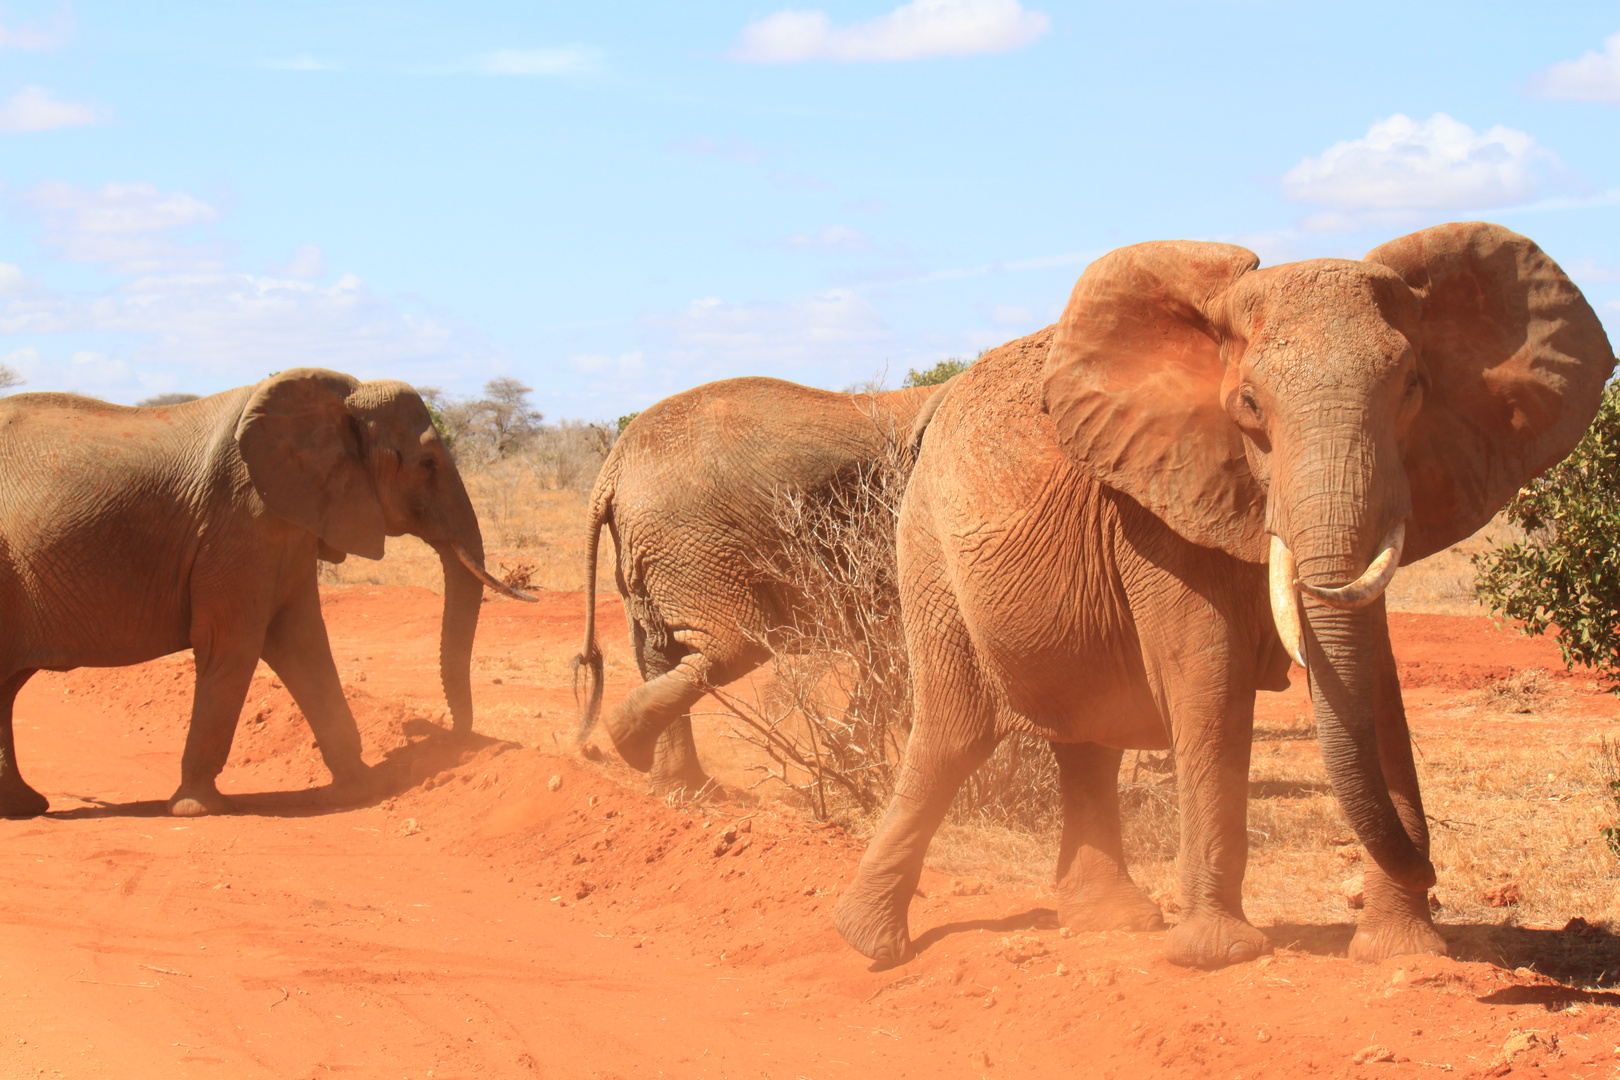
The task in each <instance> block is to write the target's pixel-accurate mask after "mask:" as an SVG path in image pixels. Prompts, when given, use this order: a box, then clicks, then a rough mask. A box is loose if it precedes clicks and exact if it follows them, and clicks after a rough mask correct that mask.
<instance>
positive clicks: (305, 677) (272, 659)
mask: <svg viewBox="0 0 1620 1080" xmlns="http://www.w3.org/2000/svg"><path fill="white" fill-rule="evenodd" d="M264 662H265V663H267V664H269V665H270V667H271V668H272V669H273V670H274V671H275V673H276V674H277V675H279V676H280V677H281V681H282V682H283V683H284V684H286V687H287V692H288V693H289V694H291V695H292V698H293V700H294V701H295V702H297V703H298V708H299V709H300V710H301V711H302V712H303V714H304V717H305V719H307V720H308V721H309V729H310V731H311V732H312V733H313V734H314V736H315V743H316V745H317V746H319V747H320V751H321V758H322V760H323V761H325V762H326V767H327V769H328V770H329V771H330V772H331V773H332V795H333V798H334V799H336V800H337V801H339V802H364V801H365V800H367V799H370V798H372V797H374V796H377V795H379V794H381V790H380V786H379V785H380V780H379V778H378V777H377V776H376V774H375V773H374V771H373V770H372V769H371V768H370V767H369V766H368V765H367V764H366V763H365V761H364V760H363V759H362V757H361V746H360V729H359V727H358V725H356V724H355V722H354V713H353V712H351V711H350V709H349V702H348V699H347V698H345V697H344V696H343V683H342V681H341V680H340V679H339V678H338V671H337V664H336V663H335V662H334V661H333V660H332V646H331V643H330V642H329V641H328V639H327V636H326V620H324V619H323V618H321V600H320V593H319V592H318V591H317V590H316V587H315V579H314V577H313V576H311V578H310V580H309V587H308V588H307V589H304V588H300V589H299V591H298V593H297V595H295V596H294V597H293V598H292V599H291V600H290V601H289V602H288V603H287V604H285V605H284V606H283V607H282V608H281V610H279V611H278V612H277V613H276V615H275V617H274V618H272V619H271V620H270V626H269V628H268V630H267V631H266V633H265V637H264Z"/></svg>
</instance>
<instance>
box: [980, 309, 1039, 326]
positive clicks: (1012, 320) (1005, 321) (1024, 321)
mask: <svg viewBox="0 0 1620 1080" xmlns="http://www.w3.org/2000/svg"><path fill="white" fill-rule="evenodd" d="M990 319H991V321H992V322H994V323H995V324H996V325H997V326H1028V325H1029V324H1030V323H1032V322H1034V321H1035V313H1034V312H1033V311H1031V310H1030V309H1029V308H1027V307H1016V306H1014V305H1012V304H997V305H996V306H995V308H994V309H992V310H991V312H990Z"/></svg>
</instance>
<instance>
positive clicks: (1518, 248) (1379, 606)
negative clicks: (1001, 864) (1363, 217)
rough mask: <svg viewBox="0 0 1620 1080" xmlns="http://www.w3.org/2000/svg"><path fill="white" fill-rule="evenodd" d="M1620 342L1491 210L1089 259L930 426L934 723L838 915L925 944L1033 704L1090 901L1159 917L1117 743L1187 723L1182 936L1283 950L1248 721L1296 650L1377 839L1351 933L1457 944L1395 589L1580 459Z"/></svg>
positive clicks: (927, 596)
mask: <svg viewBox="0 0 1620 1080" xmlns="http://www.w3.org/2000/svg"><path fill="white" fill-rule="evenodd" d="M1614 362H1615V361H1614V354H1613V352H1612V350H1611V349H1610V347H1609V342H1608V339H1607V338H1606V337H1605V335H1604V332H1603V327H1602V325H1601V324H1600V323H1599V322H1598V319H1597V317H1596V315H1595V314H1594V313H1593V311H1592V309H1591V307H1590V306H1589V305H1588V304H1587V302H1586V300H1585V299H1584V298H1583V297H1582V296H1581V293H1580V291H1579V290H1578V289H1577V288H1576V287H1575V285H1574V284H1573V283H1572V282H1571V281H1570V280H1569V279H1568V278H1567V277H1566V276H1565V275H1564V273H1563V271H1561V270H1560V269H1559V267H1558V266H1557V264H1556V263H1554V262H1553V261H1552V259H1550V258H1549V257H1547V255H1545V254H1544V253H1543V252H1542V251H1541V250H1540V249H1539V248H1537V247H1536V245H1535V244H1533V243H1531V242H1530V241H1529V240H1527V239H1526V238H1524V237H1522V236H1519V235H1517V234H1515V233H1512V232H1509V231H1508V230H1506V229H1504V228H1501V227H1500V226H1496V225H1488V224H1480V223H1470V224H1453V225H1443V226H1438V227H1435V228H1432V229H1426V230H1423V231H1422V232H1417V233H1413V234H1411V235H1409V236H1405V237H1402V238H1400V239H1398V240H1394V241H1392V242H1390V243H1388V244H1385V245H1383V246H1382V247H1379V248H1376V249H1374V250H1373V251H1372V252H1371V253H1369V254H1368V255H1367V257H1366V258H1365V259H1364V260H1361V261H1354V260H1345V259H1313V260H1309V261H1305V262H1297V263H1289V264H1285V265H1281V266H1274V267H1270V268H1267V269H1259V268H1258V259H1257V258H1256V257H1255V256H1254V254H1253V253H1251V252H1249V251H1246V250H1244V249H1243V248H1240V247H1234V246H1231V245H1228V244H1212V243H1186V242H1167V243H1149V244H1139V245H1136V246H1134V247H1128V248H1122V249H1120V250H1118V251H1114V252H1112V253H1110V254H1108V255H1105V256H1103V257H1102V258H1100V259H1098V260H1097V261H1096V262H1094V263H1093V264H1091V266H1090V267H1088V268H1087V269H1086V271H1085V272H1084V274H1082V275H1081V277H1080V280H1079V282H1078V283H1077V284H1076V285H1075V288H1074V292H1073V295H1072V296H1071V297H1070V300H1069V303H1068V306H1067V308H1066V309H1065V311H1064V313H1063V316H1062V319H1061V321H1060V322H1059V323H1058V324H1057V325H1056V327H1055V328H1053V329H1049V330H1047V331H1044V332H1043V333H1041V334H1037V335H1035V336H1033V337H1030V338H1025V339H1023V340H1022V341H1018V342H1014V343H1012V344H1010V345H1007V346H1003V347H1002V348H1001V349H998V350H996V351H995V352H992V353H991V354H990V355H988V356H986V357H984V358H983V359H982V360H980V361H979V363H977V364H976V365H974V367H973V368H972V369H971V370H970V371H968V372H967V373H966V374H964V375H962V376H961V377H960V380H959V382H958V385H957V386H956V387H955V389H954V390H953V391H952V392H951V395H950V396H949V397H948V398H946V399H945V401H944V403H943V404H942V405H941V406H940V409H939V412H938V414H937V415H936V416H935V417H934V420H933V422H932V424H931V425H930V426H929V428H928V432H927V435H926V437H925V438H924V440H923V444H922V450H921V453H920V456H919V458H918V462H917V465H916V468H915V470H914V471H913V473H912V476H911V482H910V485H909V487H908V488H907V491H906V498H905V502H904V505H903V507H902V510H901V515H900V523H899V529H898V535H897V552H898V560H899V573H900V592H901V604H902V612H903V615H904V619H905V625H906V640H907V644H908V647H909V649H910V652H911V664H912V674H913V681H914V687H915V689H914V693H915V701H916V711H915V716H914V719H913V728H912V735H911V740H910V744H909V746H908V748H907V751H906V756H905V761H904V764H903V766H902V770H901V777H900V781H899V783H898V785H897V790H896V792H895V795H894V797H893V800H892V802H891V803H890V806H889V809H888V811H887V813H886V815H885V817H884V819H883V821H882V823H881V825H880V826H879V829H878V832H877V834H876V836H875V837H874V838H873V840H872V842H871V845H870V846H869V847H868V849H867V852H866V855H865V857H864V858H863V859H862V862H861V866H860V871H859V873H858V875H857V878H856V880H855V882H854V883H853V884H852V885H851V887H850V888H849V890H848V891H847V892H846V893H845V894H844V896H843V897H842V899H841V900H840V903H839V906H838V909H837V912H836V915H835V920H836V923H837V926H838V929H839V931H840V932H841V933H842V934H843V936H844V937H845V939H846V940H848V941H849V942H850V943H851V944H852V945H854V946H855V947H856V948H857V949H859V950H860V951H861V952H862V953H864V954H866V955H867V956H869V957H872V958H874V959H876V960H878V961H880V962H897V961H900V960H903V959H905V958H906V957H907V956H908V955H909V951H910V948H911V941H910V936H909V932H908V929H907V925H906V912H907V908H908V906H909V904H910V900H911V896H912V893H913V891H914V889H915V886H916V883H917V878H918V874H919V872H920V871H921V869H922V863H923V856H924V854H925V852H926V851H927V848H928V844H929V840H930V838H931V837H932V836H933V833H934V831H935V829H936V828H937V827H938V825H939V823H940V820H941V819H942V817H943V816H944V814H945V812H946V810H947V808H948V806H949V805H950V802H951V798H952V796H953V794H954V793H955V792H956V789H957V787H958V785H959V784H960V783H961V782H962V780H963V778H964V777H966V776H967V775H968V774H969V773H970V772H972V770H973V769H974V768H975V767H976V766H978V765H979V764H980V763H981V762H982V761H984V760H985V758H986V757H988V756H989V754H990V752H991V750H992V749H993V748H994V747H995V745H996V743H997V741H998V740H1000V739H1001V738H1002V737H1003V736H1005V735H1006V734H1007V733H1008V732H1011V731H1015V730H1016V731H1025V732H1030V733H1033V734H1035V735H1038V736H1040V737H1044V738H1047V739H1049V740H1051V741H1052V742H1053V744H1054V747H1055V748H1056V749H1058V750H1059V765H1060V775H1061V784H1062V787H1063V794H1064V799H1063V802H1064V811H1065V822H1064V836H1063V843H1062V849H1061V852H1060V859H1059V866H1060V873H1061V880H1060V883H1059V917H1060V918H1061V919H1062V920H1063V921H1064V922H1065V923H1066V924H1067V925H1070V926H1074V927H1079V928H1085V929H1101V928H1108V927H1125V928H1130V927H1145V926H1149V925H1151V924H1152V923H1153V922H1155V921H1157V919H1158V911H1157V908H1156V907H1155V906H1154V905H1153V904H1152V903H1151V901H1149V900H1148V899H1147V897H1146V896H1144V895H1143V894H1142V893H1141V891H1140V890H1139V889H1138V888H1137V886H1136V885H1135V884H1134V883H1133V882H1132V881H1131V879H1130V877H1129V874H1128V873H1127V871H1126V868H1125V864H1124V856H1123V852H1122V851H1121V848H1120V842H1119V824H1118V822H1119V806H1118V791H1117V786H1116V778H1117V772H1118V766H1119V760H1120V753H1121V751H1122V749H1126V748H1139V749H1153V750H1157V749H1163V748H1166V747H1173V748H1174V750H1175V762H1176V771H1177V780H1178V787H1179V791H1180V800H1181V822H1182V825H1181V849H1180V873H1181V904H1182V917H1181V921H1180V923H1179V925H1177V926H1176V927H1175V928H1174V929H1173V930H1172V931H1171V933H1170V936H1169V940H1168V943H1167V953H1168V956H1169V958H1170V959H1171V960H1172V961H1174V962H1176V963H1179V964H1188V965H1199V966H1206V967H1214V966H1219V965H1222V964H1226V963H1231V962H1235V961H1241V960H1245V959H1249V958H1252V957H1254V956H1256V955H1258V954H1259V953H1261V952H1263V951H1265V950H1266V949H1267V948H1268V947H1269V946H1268V945H1267V943H1266V940H1265V937H1264V936H1263V935H1262V934H1261V933H1260V932H1259V931H1258V930H1256V929H1255V928H1254V927H1253V926H1251V925H1250V924H1249V922H1248V920H1247V918H1246V917H1245V915H1244V912H1243V903H1242V896H1241V890H1242V882H1243V874H1244V868H1245V864H1246V860H1247V852H1248V838H1247V835H1246V829H1245V825H1246V809H1247V795H1248V768H1249V749H1250V742H1251V739H1252V736H1253V724H1254V695H1255V691H1257V690H1277V689H1281V688H1283V687H1285V686H1286V685H1287V671H1288V666H1289V664H1288V660H1289V656H1290V654H1291V655H1292V656H1294V657H1295V658H1296V659H1298V660H1299V661H1300V662H1301V663H1302V664H1303V665H1304V667H1305V668H1306V670H1307V673H1308V675H1307V677H1308V679H1309V682H1310V690H1311V698H1312V701H1313V704H1314V709H1315V714H1316V723H1317V729H1318V731H1319V733H1320V739H1321V747H1322V755H1323V759H1324V763H1325V765H1326V769H1327V773H1328V776H1329V778H1330V780H1331V781H1332V784H1333V788H1334V791H1335V793H1336V794H1337V796H1338V798H1339V802H1340V805H1341V807H1342V808H1343V811H1344V813H1345V815H1346V817H1347V818H1348V819H1349V821H1350V823H1351V824H1352V825H1353V826H1354V828H1355V830H1356V833H1357V835H1358V836H1359V837H1360V838H1361V841H1362V843H1363V844H1364V845H1365V847H1366V850H1367V853H1368V855H1369V856H1370V861H1371V864H1372V865H1371V866H1370V867H1369V868H1368V871H1367V875H1366V906H1365V908H1364V910H1363V912H1362V915H1361V919H1360V923H1359V926H1358V928H1357V932H1356V935H1355V938H1354V940H1353V942H1352V944H1351V948H1350V952H1351V955H1352V956H1355V957H1358V958H1361V959H1367V960H1373V959H1379V958H1382V957H1387V956H1392V955H1398V954H1401V953H1408V952H1435V953H1443V952H1444V951H1445V943H1444V942H1443V941H1442V940H1441V938H1440V937H1439V935H1438V934H1437V933H1436V932H1435V929H1434V926H1433V924H1432V922H1431V920H1430V915H1429V910H1428V904H1427V895H1426V894H1427V890H1428V888H1429V886H1431V885H1432V884H1433V883H1434V880H1435V872H1434V867H1433V865H1432V864H1431V863H1430V861H1429V836H1428V829H1427V825H1426V823H1425V819H1424V814H1423V805H1422V801H1421V797H1420V795H1419V791H1418V782H1417V773H1416V770H1415V768H1414V766H1413V761H1412V751H1411V744H1410V739H1409V736H1408V732H1407V726H1406V717H1405V713H1404V711H1403V709H1402V705H1401V691H1400V684H1399V681H1398V679H1397V675H1396V668H1395V661H1394V657H1393V655H1392V653H1391V651H1390V643H1389V630H1388V624H1387V620H1386V617H1385V613H1384V604H1383V599H1382V593H1383V589H1384V587H1385V586H1386V585H1387V584H1388V582H1389V580H1390V577H1391V576H1392V575H1393V574H1394V572H1395V569H1396V567H1397V565H1399V564H1400V563H1402V562H1411V561H1414V560H1416V559H1421V558H1423V557H1424V556H1426V555H1429V554H1431V553H1433V552H1435V551H1438V550H1441V549H1442V548H1444V547H1446V546H1448V545H1449V544H1451V543H1454V542H1455V541H1457V540H1460V539H1462V538H1463V537H1466V536H1468V535H1469V534H1471V533H1473V532H1474V531H1475V530H1477V529H1479V528H1480V527H1482V526H1483V525H1484V524H1485V523H1486V522H1487V521H1489V520H1490V518H1491V515H1492V514H1494V513H1495V512H1496V511H1497V510H1498V509H1499V508H1500V507H1501V506H1502V505H1503V504H1504V503H1505V502H1506V501H1507V500H1508V499H1509V498H1511V497H1512V495H1513V494H1514V492H1515V491H1517V490H1518V489H1519V487H1520V486H1521V485H1523V484H1524V483H1525V482H1526V481H1528V480H1530V479H1531V478H1532V477H1535V476H1536V475H1538V474H1539V473H1541V472H1542V471H1543V470H1545V469H1547V468H1548V467H1550V466H1551V465H1553V464H1554V463H1556V462H1557V461H1559V460H1560V459H1561V458H1563V457H1564V455H1565V454H1567V453H1568V452H1569V451H1570V450H1571V449H1572V448H1573V447H1574V446H1575V444H1576V442H1577V441H1579V439H1580V437H1581V435H1582V433H1583V432H1584V431H1585V429H1586V427H1587V425H1588V424H1589V423H1590V422H1591V419H1592V417H1593V415H1594V413H1595V411H1596V409H1597V406H1598V400H1599V395H1600V393H1601V391H1602V388H1603V385H1604V382H1605V380H1606V379H1607V378H1608V377H1609V374H1610V372H1611V371H1612V370H1613V368H1614ZM1268 567H1269V574H1268ZM1301 594H1303V597H1302V595H1301ZM1268 596H1269V601H1268Z"/></svg>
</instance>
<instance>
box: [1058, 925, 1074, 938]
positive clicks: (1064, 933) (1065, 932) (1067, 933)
mask: <svg viewBox="0 0 1620 1080" xmlns="http://www.w3.org/2000/svg"><path fill="white" fill-rule="evenodd" d="M1058 937H1060V938H1072V937H1074V931H1073V930H1070V929H1069V928H1068V927H1067V926H1060V927H1058Z"/></svg>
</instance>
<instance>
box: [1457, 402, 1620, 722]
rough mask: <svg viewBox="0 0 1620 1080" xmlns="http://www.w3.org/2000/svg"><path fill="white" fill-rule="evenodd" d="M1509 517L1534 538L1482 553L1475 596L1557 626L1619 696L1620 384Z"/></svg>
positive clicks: (1533, 629) (1537, 627) (1528, 626)
mask: <svg viewBox="0 0 1620 1080" xmlns="http://www.w3.org/2000/svg"><path fill="white" fill-rule="evenodd" d="M1505 513H1506V515H1507V517H1508V519H1509V520H1510V521H1511V522H1513V523H1514V524H1515V525H1518V526H1519V527H1521V528H1522V529H1524V531H1525V533H1526V536H1525V539H1524V540H1523V541H1522V542H1518V543H1510V544H1505V545H1503V546H1502V547H1499V548H1496V549H1495V550H1492V551H1486V552H1483V553H1481V554H1479V555H1476V556H1474V560H1473V562H1474V566H1475V567H1476V569H1477V570H1478V571H1479V576H1478V578H1477V580H1476V583H1475V592H1476V594H1477V595H1478V596H1479V598H1480V600H1482V601H1483V602H1484V603H1486V604H1487V605H1489V606H1490V608H1491V609H1492V610H1493V611H1495V612H1496V613H1497V614H1498V615H1502V616H1505V617H1507V618H1509V619H1513V620H1516V621H1518V622H1519V623H1521V624H1522V627H1523V630H1524V632H1525V633H1527V634H1544V633H1546V632H1547V630H1548V628H1549V627H1557V628H1558V648H1559V650H1560V651H1562V653H1563V655H1564V663H1565V664H1566V665H1568V666H1570V667H1573V666H1574V665H1576V664H1588V665H1591V666H1593V667H1596V668H1597V669H1599V671H1601V672H1602V674H1603V675H1604V677H1605V678H1607V680H1608V681H1609V684H1610V685H1609V689H1610V690H1611V691H1616V692H1620V544H1616V543H1615V539H1614V538H1615V537H1616V536H1617V535H1620V383H1610V384H1609V386H1608V388H1607V389H1605V390H1604V392H1603V401H1602V403H1601V405H1600V406H1599V408H1598V414H1597V419H1596V420H1594V421H1593V422H1592V426H1591V428H1590V429H1588V431H1587V433H1586V435H1585V437H1584V438H1582V439H1581V441H1580V443H1579V444H1578V445H1577V446H1576V447H1575V449H1574V450H1573V451H1572V452H1571V453H1570V455H1569V456H1568V457H1567V458H1565V459H1564V460H1563V461H1562V462H1560V463H1559V464H1557V465H1555V466H1553V467H1552V468H1551V469H1549V470H1547V472H1546V473H1545V474H1544V475H1542V476H1541V477H1539V478H1537V479H1535V480H1532V481H1531V482H1530V483H1529V484H1527V485H1525V487H1524V488H1523V489H1521V490H1520V491H1519V494H1518V495H1517V496H1515V497H1514V499H1513V501H1512V502H1510V503H1509V504H1508V505H1507V509H1506V511H1505Z"/></svg>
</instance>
